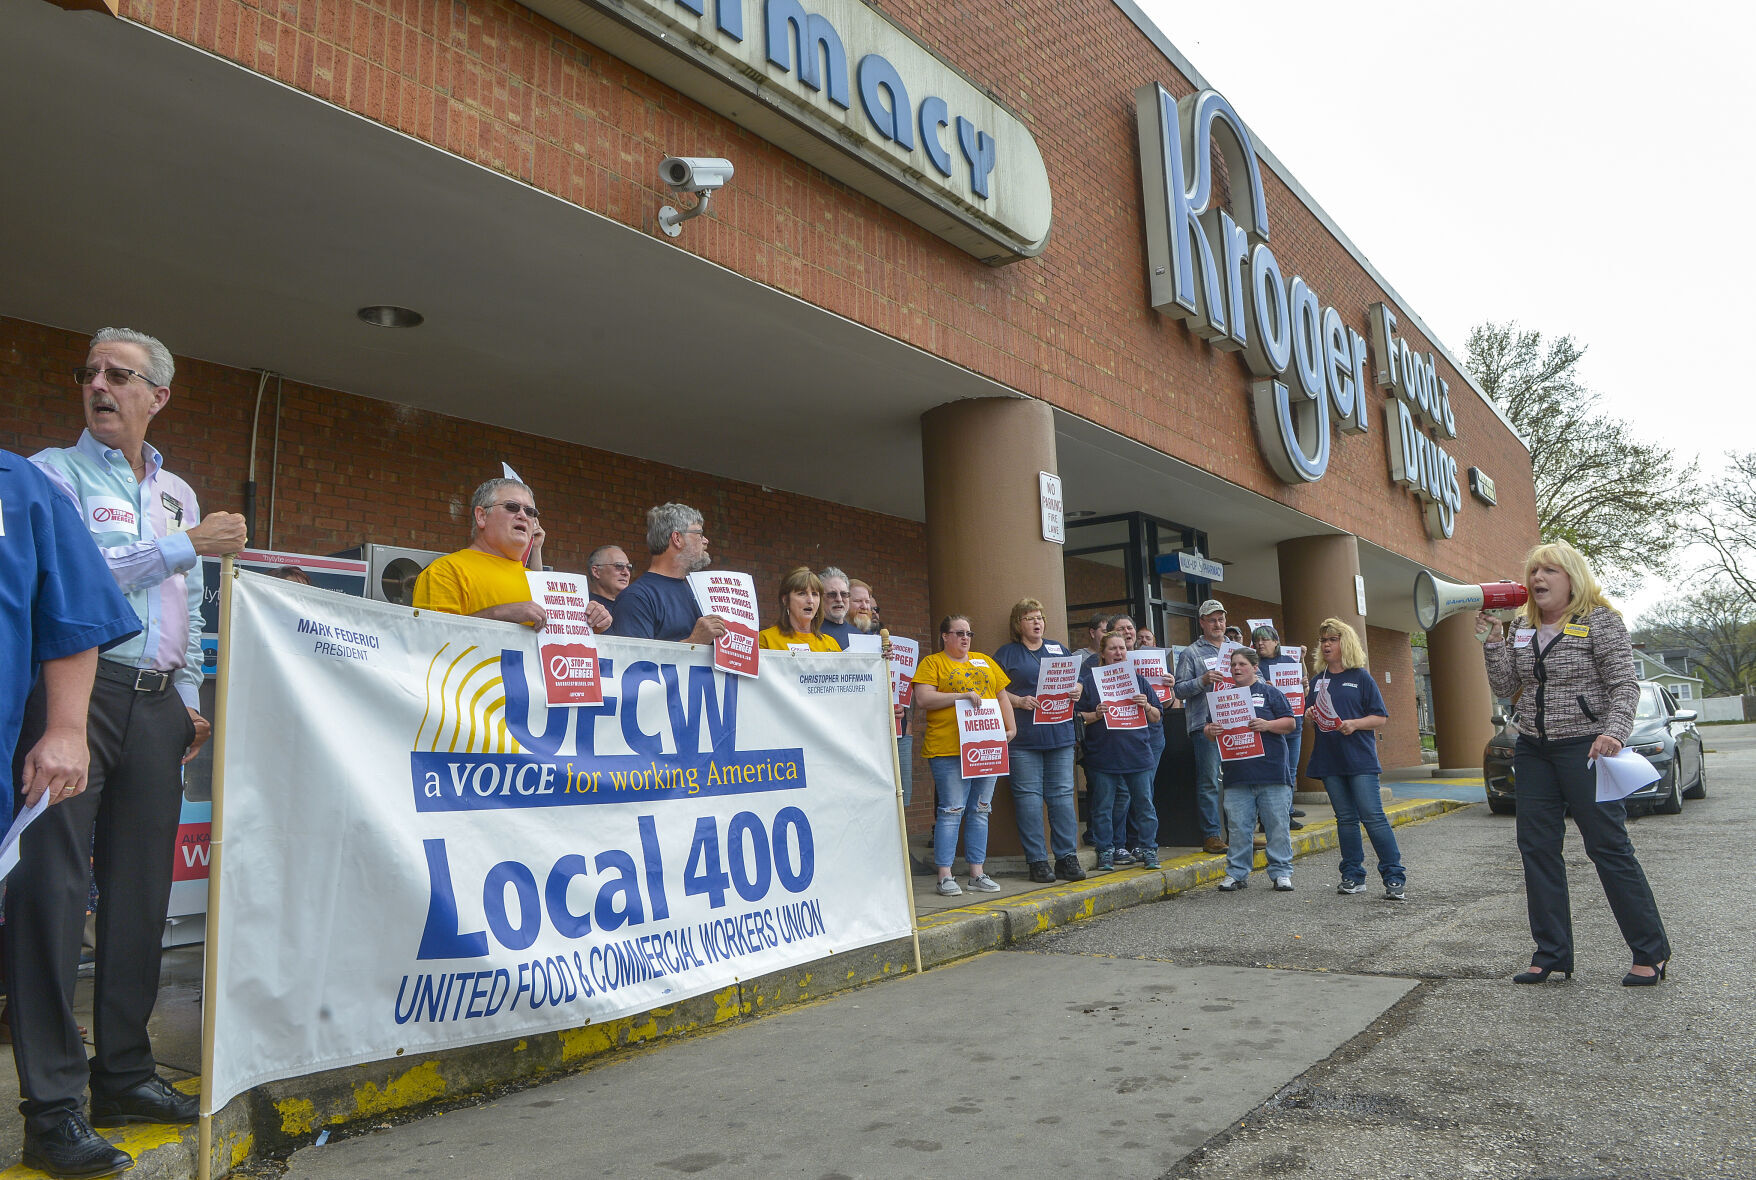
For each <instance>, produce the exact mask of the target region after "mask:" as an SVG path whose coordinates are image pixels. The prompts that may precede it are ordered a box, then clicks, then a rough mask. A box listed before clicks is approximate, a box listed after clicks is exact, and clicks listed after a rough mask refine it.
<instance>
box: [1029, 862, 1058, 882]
mask: <svg viewBox="0 0 1756 1180" xmlns="http://www.w3.org/2000/svg"><path fill="white" fill-rule="evenodd" d="M1030 879H1031V880H1032V881H1034V882H1036V883H1037V884H1038V885H1051V884H1053V883H1054V880H1055V870H1054V869H1051V868H1050V867H1049V862H1048V861H1046V860H1033V861H1031V862H1030Z"/></svg>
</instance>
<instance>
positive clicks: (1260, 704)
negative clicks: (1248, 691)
mask: <svg viewBox="0 0 1756 1180" xmlns="http://www.w3.org/2000/svg"><path fill="white" fill-rule="evenodd" d="M1250 703H1251V704H1252V705H1254V706H1255V707H1256V708H1258V709H1261V708H1265V707H1266V706H1267V704H1268V698H1267V697H1265V696H1263V695H1262V694H1261V693H1257V694H1256V695H1255V696H1252V697H1251V698H1250Z"/></svg>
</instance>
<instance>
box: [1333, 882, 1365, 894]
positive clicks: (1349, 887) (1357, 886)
mask: <svg viewBox="0 0 1756 1180" xmlns="http://www.w3.org/2000/svg"><path fill="white" fill-rule="evenodd" d="M1335 891H1336V892H1337V893H1364V892H1365V891H1366V883H1365V882H1364V881H1343V882H1342V883H1341V884H1340V885H1337V886H1336V887H1335Z"/></svg>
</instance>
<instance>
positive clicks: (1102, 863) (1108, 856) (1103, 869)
mask: <svg viewBox="0 0 1756 1180" xmlns="http://www.w3.org/2000/svg"><path fill="white" fill-rule="evenodd" d="M1115 867H1116V854H1115V853H1114V852H1113V851H1111V850H1110V849H1108V848H1100V849H1098V859H1097V868H1098V872H1100V873H1107V872H1109V871H1110V870H1112V869H1114V868H1115Z"/></svg>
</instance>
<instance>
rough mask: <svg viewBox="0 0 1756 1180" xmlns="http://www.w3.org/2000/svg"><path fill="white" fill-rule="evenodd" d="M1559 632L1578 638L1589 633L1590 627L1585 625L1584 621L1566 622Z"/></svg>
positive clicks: (1582, 637)
mask: <svg viewBox="0 0 1756 1180" xmlns="http://www.w3.org/2000/svg"><path fill="white" fill-rule="evenodd" d="M1561 634H1563V635H1573V636H1577V637H1578V638H1580V639H1584V638H1585V637H1586V636H1587V635H1590V634H1591V628H1590V627H1587V626H1586V625H1585V624H1584V623H1568V624H1567V625H1566V626H1565V627H1563V628H1561Z"/></svg>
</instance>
